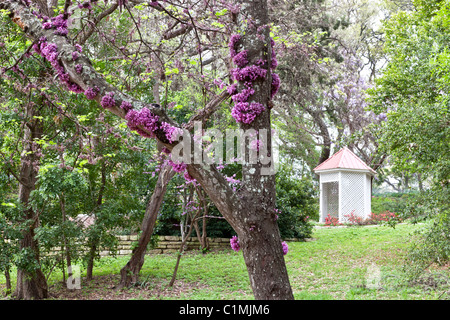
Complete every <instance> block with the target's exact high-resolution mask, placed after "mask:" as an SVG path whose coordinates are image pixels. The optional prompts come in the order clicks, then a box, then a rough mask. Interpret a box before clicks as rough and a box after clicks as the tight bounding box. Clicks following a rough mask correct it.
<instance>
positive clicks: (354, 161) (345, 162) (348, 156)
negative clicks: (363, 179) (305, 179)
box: [314, 147, 376, 174]
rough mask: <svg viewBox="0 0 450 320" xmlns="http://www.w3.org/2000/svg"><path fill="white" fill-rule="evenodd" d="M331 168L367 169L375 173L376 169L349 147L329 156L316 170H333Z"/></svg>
mask: <svg viewBox="0 0 450 320" xmlns="http://www.w3.org/2000/svg"><path fill="white" fill-rule="evenodd" d="M331 169H355V170H366V171H369V172H370V173H372V174H375V173H376V172H375V170H373V169H372V168H371V167H369V166H368V165H367V164H365V163H364V161H362V160H361V159H360V158H358V156H356V155H355V154H354V153H353V152H351V151H350V150H349V149H348V148H347V147H344V148H342V149H341V150H339V151H338V152H336V153H335V154H334V155H333V156H332V157H330V158H328V159H327V160H325V161H324V162H322V163H321V164H319V165H318V166H317V167H315V168H314V171H322V170H331Z"/></svg>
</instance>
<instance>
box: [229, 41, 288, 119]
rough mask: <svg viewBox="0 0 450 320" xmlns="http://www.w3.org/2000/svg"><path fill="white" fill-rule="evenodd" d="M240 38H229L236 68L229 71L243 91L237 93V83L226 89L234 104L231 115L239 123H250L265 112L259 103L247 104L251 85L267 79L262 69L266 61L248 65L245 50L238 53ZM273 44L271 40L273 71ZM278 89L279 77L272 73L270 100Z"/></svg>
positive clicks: (271, 64) (274, 56) (252, 91)
mask: <svg viewBox="0 0 450 320" xmlns="http://www.w3.org/2000/svg"><path fill="white" fill-rule="evenodd" d="M240 40H241V36H240V35H239V34H234V35H232V36H231V37H230V42H229V44H228V47H229V51H230V56H231V58H232V59H233V62H234V64H235V65H236V66H237V68H235V69H233V70H232V71H231V75H232V77H233V79H234V80H236V81H238V82H239V83H241V84H242V86H241V87H243V89H241V90H240V92H238V90H237V88H238V87H237V83H233V84H232V85H230V86H229V87H228V88H227V91H228V93H229V94H231V95H232V97H231V98H232V99H233V101H234V103H235V105H234V107H233V109H232V110H231V115H232V116H233V118H234V119H235V120H236V122H240V123H246V124H249V123H252V122H253V121H254V120H255V118H256V116H257V115H259V114H260V113H262V112H263V111H264V110H265V107H264V106H263V105H262V104H261V103H257V102H249V99H250V97H251V96H252V95H253V94H254V93H255V90H254V89H253V83H254V82H255V81H257V80H259V79H265V78H266V77H267V73H268V70H267V69H265V68H263V66H264V65H266V64H267V63H266V61H265V60H263V59H259V60H258V61H256V63H255V64H252V65H249V61H248V52H247V50H242V51H239V42H240ZM274 45H275V42H274V41H273V39H271V46H272V61H271V63H270V68H271V69H272V70H273V69H275V68H276V66H277V65H278V61H277V60H276V54H275V52H274V49H273V48H274ZM279 87H280V77H279V76H278V75H277V74H276V73H272V84H271V98H273V97H274V95H275V94H276V93H277V91H278V89H279Z"/></svg>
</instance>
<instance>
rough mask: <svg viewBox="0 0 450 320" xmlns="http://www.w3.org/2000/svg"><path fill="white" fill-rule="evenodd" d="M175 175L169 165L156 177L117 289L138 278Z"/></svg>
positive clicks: (121, 271)
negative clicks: (162, 205)
mask: <svg viewBox="0 0 450 320" xmlns="http://www.w3.org/2000/svg"><path fill="white" fill-rule="evenodd" d="M174 175H175V171H173V170H172V167H171V166H170V165H163V167H162V168H161V171H160V173H159V175H158V180H157V182H156V185H155V190H154V191H153V194H152V196H151V198H150V201H149V202H148V204H147V208H146V210H145V216H144V221H143V222H142V227H141V229H142V233H141V235H140V237H139V240H138V245H137V246H136V247H135V248H134V249H133V253H132V255H131V258H130V260H129V261H128V263H127V264H126V265H125V266H124V267H123V268H122V269H121V270H120V276H121V279H120V283H119V285H118V287H117V289H120V288H123V287H128V286H129V285H130V284H131V283H133V282H136V281H137V280H138V278H139V272H140V271H141V268H142V265H143V264H144V258H145V253H146V252H147V246H148V244H149V242H150V239H151V236H152V234H153V228H154V227H155V223H156V219H157V217H158V212H159V208H160V207H161V203H162V201H163V199H164V194H165V193H166V190H167V185H168V184H169V182H170V180H171V179H172V178H173V176H174Z"/></svg>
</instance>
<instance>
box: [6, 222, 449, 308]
mask: <svg viewBox="0 0 450 320" xmlns="http://www.w3.org/2000/svg"><path fill="white" fill-rule="evenodd" d="M417 228H420V226H418V225H409V224H401V225H398V226H397V227H396V228H395V229H393V228H390V227H388V226H370V227H349V228H339V227H336V228H335V227H331V228H321V229H316V230H315V231H314V234H313V239H312V241H307V242H289V252H288V254H287V255H286V256H285V260H286V265H287V268H288V272H289V275H290V281H291V286H292V289H293V291H294V296H295V298H296V299H308V300H315V299H321V300H329V299H339V300H342V299H358V300H359V299H361V300H373V299H400V300H405V299H450V280H449V279H450V272H449V265H446V266H439V267H438V266H433V267H432V268H430V269H429V270H427V272H426V273H424V274H423V276H422V277H421V278H419V279H416V280H414V281H410V282H405V281H404V275H403V273H402V265H403V263H404V256H405V254H406V252H407V249H408V247H409V245H410V239H411V237H410V234H411V232H412V231H413V230H415V229H417ZM127 258H128V257H118V258H112V257H107V258H102V260H101V261H100V262H98V263H97V265H96V267H95V269H94V279H93V280H92V281H86V279H85V278H84V277H83V274H82V277H81V289H79V290H68V289H67V288H66V286H65V285H63V283H62V281H61V279H62V276H61V272H59V271H58V272H54V274H53V275H52V277H51V278H50V280H49V292H50V295H51V297H50V299H68V300H74V299H80V300H81V299H87V300H94V299H95V300H106V299H114V300H120V299H127V300H128V299H145V300H147V299H192V300H200V299H211V300H224V299H227V300H231V299H244V300H245V299H253V294H252V291H251V288H250V284H249V280H248V274H247V270H246V267H245V263H244V260H243V258H242V253H241V252H239V253H236V252H233V251H232V250H226V251H221V252H214V253H208V254H201V253H198V252H189V253H187V254H185V255H184V256H183V257H182V259H181V265H180V269H179V271H178V276H177V280H176V281H175V285H174V286H173V287H169V286H168V283H169V281H170V278H171V276H172V272H173V267H174V265H175V261H176V255H175V254H161V255H148V256H147V257H146V260H145V264H144V266H143V268H142V271H141V277H140V282H139V283H137V284H135V285H134V286H132V287H130V288H126V289H122V290H116V289H115V286H116V285H117V284H118V282H119V272H120V269H121V268H122V266H123V265H125V264H126V262H127ZM12 276H14V274H12ZM12 280H13V283H14V282H15V279H12ZM4 282H5V281H4V278H1V277H0V290H2V289H3V288H4Z"/></svg>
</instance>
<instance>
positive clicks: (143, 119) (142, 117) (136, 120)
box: [125, 107, 159, 138]
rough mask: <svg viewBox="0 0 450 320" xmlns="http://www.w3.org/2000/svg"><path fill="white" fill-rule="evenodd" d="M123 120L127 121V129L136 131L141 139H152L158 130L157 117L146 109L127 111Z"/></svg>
mask: <svg viewBox="0 0 450 320" xmlns="http://www.w3.org/2000/svg"><path fill="white" fill-rule="evenodd" d="M125 119H126V120H127V121H128V123H127V125H128V128H130V129H131V130H134V131H136V132H137V133H139V134H140V135H141V136H143V137H147V138H154V137H155V134H154V132H155V131H156V130H158V129H159V126H158V120H159V117H158V116H157V115H155V114H153V113H152V112H151V111H150V110H149V109H148V108H147V107H144V108H142V109H141V110H140V111H136V110H130V111H128V113H127V115H126V116H125Z"/></svg>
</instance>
